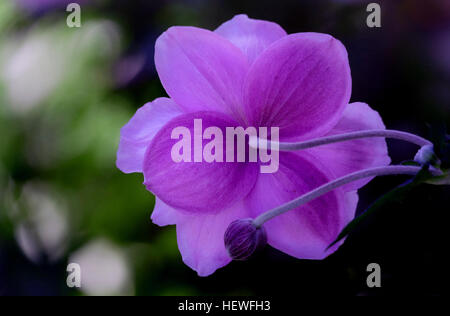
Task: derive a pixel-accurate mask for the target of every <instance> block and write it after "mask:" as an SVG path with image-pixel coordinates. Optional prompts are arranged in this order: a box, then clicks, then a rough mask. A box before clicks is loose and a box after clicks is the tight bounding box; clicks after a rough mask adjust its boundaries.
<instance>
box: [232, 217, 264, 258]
mask: <svg viewBox="0 0 450 316" xmlns="http://www.w3.org/2000/svg"><path fill="white" fill-rule="evenodd" d="M224 237H225V248H226V249H227V251H228V254H229V255H230V257H231V258H232V259H233V260H246V259H248V258H249V257H250V256H251V255H252V254H253V253H254V252H255V251H256V250H257V249H259V248H261V247H263V246H264V245H265V244H266V243H267V236H266V231H265V229H264V228H263V227H262V226H261V227H256V226H255V225H254V224H253V220H252V219H251V218H247V219H239V220H236V221H234V222H232V223H231V224H230V225H229V226H228V228H227V230H226V231H225V236H224Z"/></svg>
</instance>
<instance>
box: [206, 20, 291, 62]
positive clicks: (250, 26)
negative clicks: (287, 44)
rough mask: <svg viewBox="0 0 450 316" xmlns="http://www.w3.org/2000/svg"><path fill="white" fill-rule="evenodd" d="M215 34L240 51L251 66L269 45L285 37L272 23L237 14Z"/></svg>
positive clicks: (283, 32)
mask: <svg viewBox="0 0 450 316" xmlns="http://www.w3.org/2000/svg"><path fill="white" fill-rule="evenodd" d="M215 32H216V33H217V34H219V35H221V36H223V37H225V38H226V39H228V40H229V41H230V42H231V43H233V44H234V45H236V46H237V47H239V48H240V49H241V51H242V52H243V53H244V54H245V55H246V56H247V58H248V61H249V63H250V64H252V63H253V62H254V61H255V59H256V58H257V57H258V56H259V54H261V53H262V51H263V50H265V49H266V48H267V47H269V45H270V44H272V43H273V42H275V41H277V40H279V39H280V38H282V37H284V36H286V35H287V34H286V31H285V30H283V28H282V27H281V26H279V25H278V24H276V23H274V22H269V21H264V20H255V19H249V17H248V16H247V15H246V14H239V15H236V16H235V17H233V18H232V19H231V20H229V21H227V22H225V23H223V24H222V25H221V26H219V27H218V28H217V29H216V30H215Z"/></svg>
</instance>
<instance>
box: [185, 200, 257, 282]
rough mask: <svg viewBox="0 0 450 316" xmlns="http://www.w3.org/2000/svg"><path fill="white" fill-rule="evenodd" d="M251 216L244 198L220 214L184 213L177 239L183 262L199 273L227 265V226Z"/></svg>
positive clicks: (200, 274) (207, 272) (207, 273)
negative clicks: (225, 237) (243, 202)
mask: <svg viewBox="0 0 450 316" xmlns="http://www.w3.org/2000/svg"><path fill="white" fill-rule="evenodd" d="M248 216H249V213H248V211H247V210H246V209H245V208H244V207H243V206H242V201H240V202H238V203H237V204H235V205H233V206H232V207H229V208H227V209H226V210H224V211H222V212H220V213H217V214H194V215H185V216H182V217H181V219H180V221H179V222H178V223H177V241H178V248H179V249H180V252H181V255H182V257H183V261H184V263H185V264H186V265H188V266H189V267H190V268H192V269H193V270H195V271H197V273H198V275H199V276H208V275H210V274H212V273H213V272H214V271H216V270H217V269H218V268H221V267H223V266H225V265H227V264H228V263H229V262H230V261H231V258H230V256H229V255H228V252H227V250H226V249H225V244H224V235H225V230H226V229H227V227H228V225H229V224H230V223H231V222H233V221H234V220H237V219H241V218H246V217H248Z"/></svg>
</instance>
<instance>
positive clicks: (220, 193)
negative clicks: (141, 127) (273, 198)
mask: <svg viewBox="0 0 450 316" xmlns="http://www.w3.org/2000/svg"><path fill="white" fill-rule="evenodd" d="M194 119H201V120H202V129H203V131H205V130H206V129H207V128H208V127H217V128H219V129H220V130H221V131H222V134H223V139H224V141H223V142H224V143H223V144H225V135H226V131H225V129H226V127H233V126H236V124H237V123H236V122H235V121H233V120H231V119H228V118H227V117H225V116H224V115H222V114H220V113H217V112H197V113H191V114H184V115H180V116H178V117H177V118H175V119H173V120H172V121H170V122H169V123H168V124H167V125H165V126H164V127H163V128H162V129H161V130H160V132H159V133H158V134H157V135H156V136H155V138H154V140H153V142H152V143H151V144H150V146H149V147H148V149H147V152H146V154H145V159H144V177H145V182H144V184H145V185H146V187H147V189H148V190H149V191H151V192H153V193H154V194H155V195H156V196H158V197H159V198H160V199H161V200H162V201H164V202H165V203H166V204H168V205H170V206H171V207H174V208H179V209H183V210H186V211H190V212H202V213H217V212H219V211H221V210H223V209H225V208H226V207H228V206H230V205H232V204H234V203H235V202H236V201H239V200H241V199H242V198H243V197H245V196H246V195H247V194H248V192H249V191H250V190H251V188H252V187H253V185H254V183H255V181H256V175H257V173H258V170H259V167H258V165H257V163H242V162H225V161H226V156H225V155H226V150H225V149H224V150H223V155H221V158H222V161H223V162H217V161H212V162H205V161H204V159H203V158H202V154H201V151H200V156H199V157H200V160H201V161H202V162H194V160H195V157H194V154H195V150H194V140H193V139H194ZM177 127H186V128H187V129H188V130H189V132H190V136H191V138H190V140H189V138H188V144H189V143H190V144H191V153H190V155H189V158H190V161H191V162H185V161H181V162H175V161H174V160H173V159H172V155H171V151H172V147H173V146H174V145H175V144H176V143H178V142H180V139H181V137H180V139H178V138H176V139H171V134H172V130H173V129H174V128H177ZM198 136H200V137H201V134H199V135H198ZM183 138H184V137H183ZM210 141H211V140H203V142H202V144H203V145H202V147H203V148H205V145H206V144H207V143H209V142H210ZM223 146H224V147H225V145H223ZM220 147H222V146H220ZM235 161H236V160H235Z"/></svg>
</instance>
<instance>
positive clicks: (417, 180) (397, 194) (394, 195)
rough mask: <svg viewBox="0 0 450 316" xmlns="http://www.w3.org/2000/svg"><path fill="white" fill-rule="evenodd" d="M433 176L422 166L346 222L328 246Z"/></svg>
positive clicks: (400, 199) (426, 167)
mask: <svg viewBox="0 0 450 316" xmlns="http://www.w3.org/2000/svg"><path fill="white" fill-rule="evenodd" d="M433 178H434V177H433V176H432V175H431V173H430V172H429V171H428V166H424V167H423V168H422V169H421V170H420V171H419V173H417V175H416V176H415V177H414V178H413V179H411V180H408V181H406V182H405V183H404V184H402V185H400V186H398V187H396V188H395V189H393V190H392V191H390V192H388V193H386V194H385V195H383V196H382V197H381V198H379V199H378V200H376V201H375V202H374V203H373V204H372V205H371V206H369V208H368V209H367V210H366V211H364V213H362V214H361V215H360V216H358V217H355V218H354V219H353V220H352V221H351V222H350V223H348V224H347V226H345V227H344V229H343V230H342V231H341V233H340V234H339V235H338V237H337V238H336V240H335V241H333V242H332V243H331V244H330V245H329V246H328V248H330V247H332V246H333V245H335V244H336V243H338V242H339V241H341V240H342V239H343V238H345V237H346V236H347V235H348V234H349V233H351V232H352V231H353V230H354V229H355V228H357V227H358V226H359V225H361V223H363V222H364V221H365V220H367V218H368V217H370V216H371V215H373V214H374V213H375V212H377V211H379V210H381V209H383V208H384V207H385V205H386V204H388V203H389V202H392V201H402V200H403V199H404V198H405V197H407V195H408V193H410V191H411V190H412V189H414V188H416V187H417V186H419V185H420V184H422V183H426V182H427V181H429V180H430V179H433ZM328 248H327V249H328Z"/></svg>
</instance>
